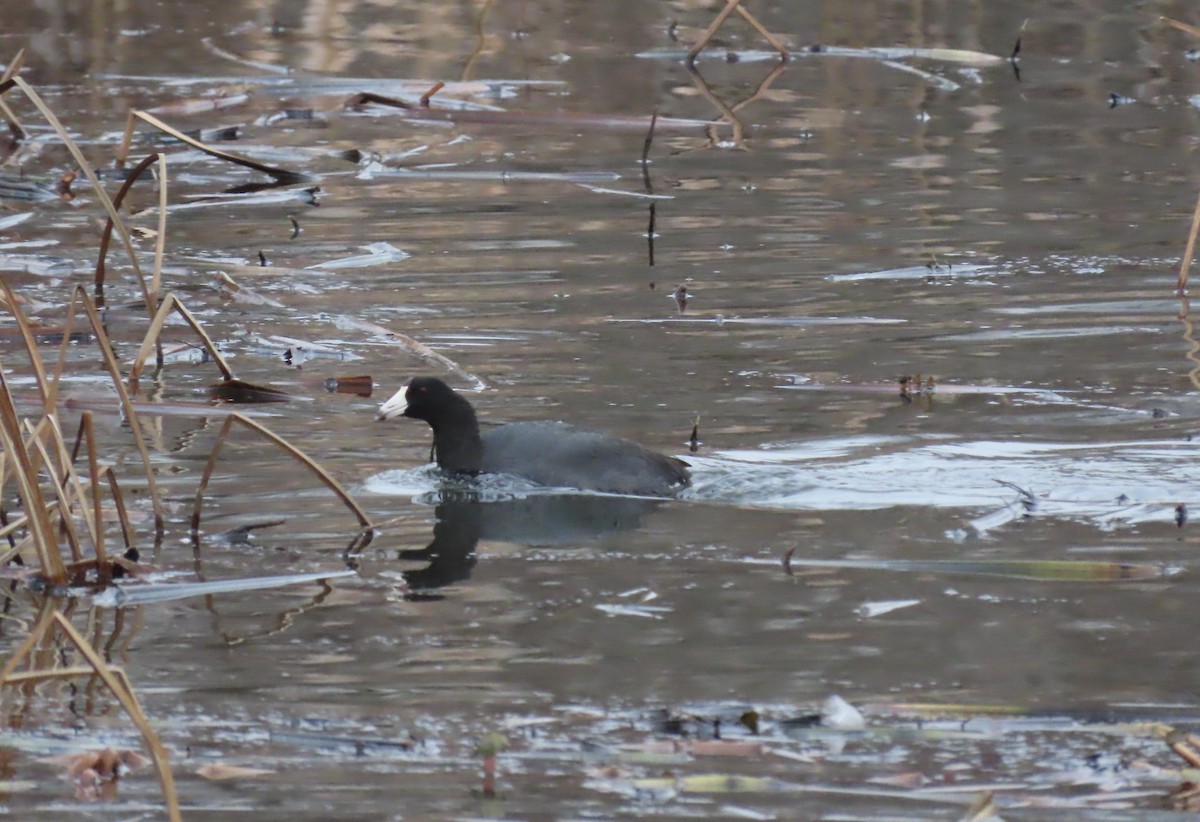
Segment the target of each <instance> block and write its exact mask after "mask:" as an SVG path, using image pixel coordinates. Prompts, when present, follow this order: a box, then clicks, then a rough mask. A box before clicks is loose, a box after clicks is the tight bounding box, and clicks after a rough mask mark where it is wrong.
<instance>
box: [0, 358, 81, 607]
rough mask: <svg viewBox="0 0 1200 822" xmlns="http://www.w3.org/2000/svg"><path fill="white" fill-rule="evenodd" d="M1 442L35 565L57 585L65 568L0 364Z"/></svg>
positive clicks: (62, 581) (61, 581)
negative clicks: (11, 464)
mask: <svg viewBox="0 0 1200 822" xmlns="http://www.w3.org/2000/svg"><path fill="white" fill-rule="evenodd" d="M0 444H3V446H4V450H5V452H6V453H8V454H11V455H12V458H13V460H14V461H15V465H14V468H15V471H14V473H15V475H16V478H17V488H18V492H19V493H20V495H21V501H22V503H23V505H24V508H25V511H26V516H27V517H28V518H29V533H30V535H31V537H32V539H33V545H34V550H35V551H36V552H37V555H38V564H39V565H40V566H41V569H42V574H43V575H44V576H45V577H46V579H47V580H48V581H50V582H51V583H52V584H55V585H60V584H62V583H65V582H66V581H67V569H66V566H64V565H63V561H62V555H61V554H59V551H58V539H57V538H56V537H55V534H54V526H53V525H51V523H50V515H49V513H48V512H47V509H46V500H45V499H44V498H43V496H42V489H41V487H40V486H39V485H38V483H37V473H36V472H35V471H34V468H33V462H32V460H31V459H30V457H29V451H28V450H26V448H25V442H24V439H23V438H22V437H21V422H20V418H19V417H18V416H17V409H16V408H15V407H14V406H13V402H12V396H11V395H10V394H9V392H8V380H7V379H5V377H4V372H3V367H2V365H0Z"/></svg>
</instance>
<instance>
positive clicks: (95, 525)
mask: <svg viewBox="0 0 1200 822" xmlns="http://www.w3.org/2000/svg"><path fill="white" fill-rule="evenodd" d="M45 422H46V424H47V425H48V426H49V428H50V431H51V433H52V435H53V437H52V439H53V441H54V446H55V448H56V449H57V452H58V462H59V465H60V466H61V468H60V470H61V471H62V472H63V483H64V485H65V483H68V482H69V483H70V485H71V489H72V490H73V491H74V492H75V499H76V501H77V503H78V511H79V516H81V517H82V518H83V522H84V525H86V526H87V529H88V538H89V539H90V540H91V543H92V550H93V551H94V552H95V555H96V557H95V559H96V562H97V563H100V564H101V565H106V564H107V563H108V557H107V555H106V554H105V552H104V538H103V534H104V518H103V511H102V510H101V507H100V488H101V486H100V468H99V466H98V465H97V464H96V460H95V449H94V448H93V449H91V451H92V457H93V459H92V460H91V461H90V463H89V465H88V469H89V470H88V475H87V476H88V488H90V489H91V502H92V506H91V507H90V508H89V507H88V502H89V500H88V495H87V494H86V493H85V491H84V486H83V482H82V480H81V479H80V476H79V471H77V470H76V469H75V460H74V459H73V458H72V457H71V455H70V454H69V453H67V443H66V441H65V440H64V439H63V435H62V428H61V425H60V423H59V420H58V415H57V414H47V415H46V417H45ZM81 426H82V422H81ZM64 490H65V489H64ZM73 510H74V509H72V508H69V507H68V508H66V509H65V513H66V514H67V515H68V516H67V517H65V519H67V518H69V515H70V514H71V513H72V511H73Z"/></svg>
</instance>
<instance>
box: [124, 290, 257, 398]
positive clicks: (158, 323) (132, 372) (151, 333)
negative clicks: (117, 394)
mask: <svg viewBox="0 0 1200 822" xmlns="http://www.w3.org/2000/svg"><path fill="white" fill-rule="evenodd" d="M172 309H174V310H175V311H176V312H177V313H178V314H179V316H180V317H182V318H183V321H184V322H186V323H187V324H188V325H189V326H191V329H192V330H193V331H195V332H196V336H197V337H199V338H200V342H201V343H202V344H203V345H204V350H205V351H207V352H208V354H209V356H210V357H212V358H213V362H215V363H216V364H217V368H219V369H220V370H221V376H222V377H223V378H224V379H226V380H232V379H233V378H234V377H233V370H232V369H230V367H229V363H227V362H225V358H224V357H222V356H221V352H220V351H218V350H217V346H216V344H215V343H214V342H213V341H212V338H211V337H209V336H208V332H207V331H205V330H204V326H202V325H201V324H200V322H199V321H198V320H197V319H196V318H195V317H194V316H193V315H192V312H190V311H188V310H187V306H185V305H184V304H183V302H182V301H181V300H180V299H179V298H178V297H176V296H175V295H174V294H173V293H172V294H167V295H166V297H164V298H163V301H162V304H161V305H160V306H159V307H158V311H157V312H156V313H155V314H154V317H153V318H152V319H151V320H150V328H148V329H147V330H146V336H145V337H143V338H142V347H141V348H139V349H138V353H137V356H136V357H134V358H133V365H132V366H130V368H129V387H130V388H134V387H136V386H137V382H138V378H139V377H141V375H142V370H143V369H144V368H145V367H146V360H147V359H148V358H149V357H150V352H151V351H152V350H153V349H154V344H155V343H156V342H158V339H159V335H160V334H162V330H163V325H164V324H166V322H167V317H168V316H170V314H171V310H172Z"/></svg>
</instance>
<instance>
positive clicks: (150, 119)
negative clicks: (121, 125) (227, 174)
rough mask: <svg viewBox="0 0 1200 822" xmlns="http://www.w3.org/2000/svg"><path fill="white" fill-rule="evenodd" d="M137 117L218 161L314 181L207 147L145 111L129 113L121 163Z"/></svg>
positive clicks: (285, 177) (284, 177)
mask: <svg viewBox="0 0 1200 822" xmlns="http://www.w3.org/2000/svg"><path fill="white" fill-rule="evenodd" d="M135 117H136V118H137V119H139V120H143V121H144V122H147V123H149V124H150V125H152V126H154V127H155V128H156V129H158V130H159V131H162V132H164V133H165V134H169V135H170V136H172V137H174V138H175V139H176V140H179V141H180V142H183V143H187V144H188V145H189V146H191V147H192V148H194V149H196V150H197V151H202V152H204V153H205V154H207V155H208V156H210V157H216V158H217V159H218V160H224V161H225V162H227V163H233V164H234V165H239V166H242V167H244V168H251V169H254V170H255V171H261V172H262V173H263V174H266V175H268V176H270V177H271V178H272V179H274V180H277V181H278V182H281V183H302V182H305V181H307V180H311V179H312V178H311V177H309V176H308V175H307V174H300V173H298V172H295V171H289V170H288V169H286V168H277V167H275V166H269V165H267V164H266V163H260V162H258V161H257V160H252V159H250V158H249V157H243V156H241V155H240V154H234V153H233V152H232V151H224V150H222V149H219V148H213V147H212V146H210V145H207V144H206V143H202V142H200V141H199V140H197V139H195V138H194V137H189V136H188V135H186V134H184V133H183V132H182V131H180V130H179V129H177V128H173V127H172V126H169V125H167V124H166V123H164V122H163V121H162V120H160V119H158V118H157V117H155V116H154V115H153V114H149V113H147V112H145V111H136V110H135V111H131V112H129V120H128V121H127V123H126V126H125V136H126V141H125V142H123V143H122V146H121V152H120V153H119V154H118V157H117V159H118V160H119V161H120V162H124V161H125V157H126V156H127V153H128V147H127V145H126V143H127V142H128V140H129V139H130V138H131V137H132V135H133V118H135Z"/></svg>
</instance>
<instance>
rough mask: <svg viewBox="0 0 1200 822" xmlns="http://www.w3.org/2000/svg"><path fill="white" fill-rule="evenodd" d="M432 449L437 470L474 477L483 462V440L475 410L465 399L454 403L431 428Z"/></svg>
mask: <svg viewBox="0 0 1200 822" xmlns="http://www.w3.org/2000/svg"><path fill="white" fill-rule="evenodd" d="M433 449H434V453H435V454H436V457H437V464H438V468H441V469H442V470H443V471H446V472H448V473H451V474H469V475H470V476H472V477H473V476H475V475H476V474H478V473H479V469H480V467H481V466H482V463H483V441H482V440H480V439H479V423H478V421H477V420H476V419H475V410H474V409H473V408H471V404H470V403H469V402H467V401H466V400H463V401H462V402H461V403H455V404H454V406H453V408H452V409H451V413H449V414H446V415H445V416H444V417H443V418H442V419H441V420H440V421H439V422H438V424H437V425H435V426H433Z"/></svg>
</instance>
